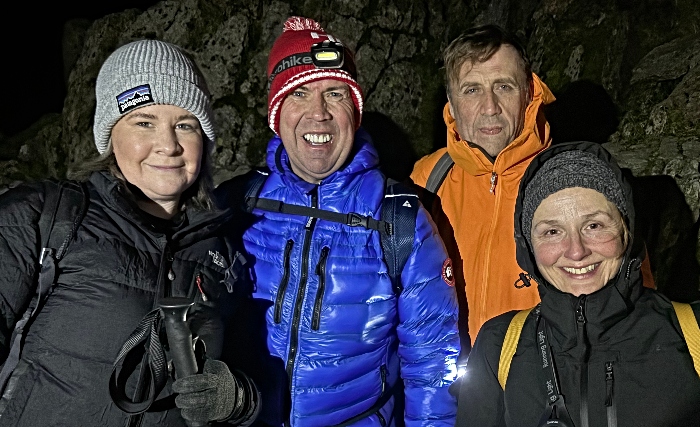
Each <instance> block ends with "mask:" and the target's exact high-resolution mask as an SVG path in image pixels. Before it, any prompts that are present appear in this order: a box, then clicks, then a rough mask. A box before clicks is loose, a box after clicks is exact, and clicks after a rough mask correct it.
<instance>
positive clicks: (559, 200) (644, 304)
mask: <svg viewBox="0 0 700 427" xmlns="http://www.w3.org/2000/svg"><path fill="white" fill-rule="evenodd" d="M631 194H632V193H631V189H630V186H629V184H628V183H627V182H626V181H625V179H624V178H623V176H622V173H621V171H620V169H619V167H618V166H617V164H616V163H615V161H614V160H613V158H612V157H611V156H610V154H609V153H608V152H607V151H605V149H604V148H602V147H601V146H600V145H598V144H594V143H589V142H577V143H568V144H560V145H555V146H553V147H552V148H550V149H548V150H546V151H544V152H543V153H541V154H540V155H538V156H537V157H536V158H535V159H534V160H533V162H532V163H531V164H530V166H529V167H528V169H527V172H526V173H525V176H524V178H523V180H522V182H521V185H520V191H519V194H518V200H517V204H516V213H515V239H516V245H517V260H518V263H519V264H520V266H521V267H522V268H523V270H525V271H526V272H527V274H523V275H522V277H521V282H522V283H516V285H519V286H521V285H525V286H537V287H538V290H539V293H540V298H541V303H540V304H539V305H538V306H537V307H535V308H534V309H532V310H531V311H529V312H528V311H524V312H515V311H513V312H509V313H505V314H503V315H500V316H497V317H495V318H493V319H491V320H490V321H488V322H487V323H486V324H485V325H484V327H483V328H482V329H481V331H480V332H479V335H478V337H477V339H476V342H475V345H474V348H473V349H472V352H471V354H470V356H469V361H468V364H467V371H466V373H465V375H464V377H463V378H462V382H461V388H460V392H459V404H458V417H457V424H456V425H457V426H479V427H491V426H494V427H495V426H518V427H539V426H562V427H564V426H566V427H574V426H576V427H589V426H590V427H603V426H609V427H613V426H617V427H640V426H650V427H651V426H654V427H659V426H679V427H680V426H690V425H693V426H697V425H700V377H699V376H698V373H699V372H696V368H695V367H694V360H693V358H692V357H691V354H690V351H689V347H688V345H687V344H686V339H687V341H688V342H689V343H690V342H691V341H692V336H691V334H689V332H688V329H685V326H684V328H683V329H682V328H681V324H680V323H679V316H680V317H681V318H684V319H686V321H687V322H688V323H686V324H685V325H690V326H692V327H694V328H695V333H698V331H697V320H696V317H697V316H698V315H700V304H691V305H689V306H688V305H686V306H684V307H679V308H678V310H680V311H678V313H682V312H684V314H678V315H677V311H676V310H675V309H674V304H673V303H672V302H671V301H669V300H668V299H667V298H666V297H664V296H662V295H661V294H659V293H657V292H656V291H654V290H652V289H649V288H646V287H644V286H643V284H642V274H641V270H640V265H641V259H642V255H643V250H644V249H643V245H641V244H640V243H639V242H636V241H635V239H634V238H633V236H634V229H633V224H634V208H633V205H632V196H631ZM516 314H517V315H516ZM509 326H510V328H511V332H508V333H507V332H506V331H507V330H508V329H509ZM684 332H685V333H686V335H688V336H684ZM518 333H519V336H518ZM697 336H700V335H696V337H697ZM695 346H696V347H698V348H700V342H698V343H696V344H695ZM696 363H697V364H696V367H698V368H700V361H698V362H696Z"/></svg>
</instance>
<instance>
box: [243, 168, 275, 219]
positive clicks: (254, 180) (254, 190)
mask: <svg viewBox="0 0 700 427" xmlns="http://www.w3.org/2000/svg"><path fill="white" fill-rule="evenodd" d="M268 176H270V171H269V170H267V169H255V170H254V171H252V172H250V174H249V176H248V179H246V184H245V186H244V189H245V195H244V199H243V200H244V201H245V210H246V212H252V211H253V208H254V207H255V203H256V201H257V200H258V194H260V190H262V187H263V184H265V181H266V180H267V177H268Z"/></svg>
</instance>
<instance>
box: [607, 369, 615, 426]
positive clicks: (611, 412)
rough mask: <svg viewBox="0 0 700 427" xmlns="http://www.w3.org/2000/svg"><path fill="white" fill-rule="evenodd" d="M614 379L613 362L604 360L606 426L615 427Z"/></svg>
mask: <svg viewBox="0 0 700 427" xmlns="http://www.w3.org/2000/svg"><path fill="white" fill-rule="evenodd" d="M614 381H615V376H614V375H613V362H605V406H606V407H607V412H608V427H617V411H616V410H615V399H614V396H613V385H614Z"/></svg>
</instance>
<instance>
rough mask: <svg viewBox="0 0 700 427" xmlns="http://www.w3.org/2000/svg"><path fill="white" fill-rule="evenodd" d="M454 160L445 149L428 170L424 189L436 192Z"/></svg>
mask: <svg viewBox="0 0 700 427" xmlns="http://www.w3.org/2000/svg"><path fill="white" fill-rule="evenodd" d="M454 164H455V162H454V160H452V157H450V153H448V152H447V151H445V154H443V155H442V157H440V159H439V160H438V161H437V163H436V164H435V167H434V168H433V170H432V171H430V175H429V176H428V180H427V181H426V182H425V189H426V190H428V191H430V192H431V193H437V191H438V188H440V186H441V185H442V182H443V181H444V180H445V178H446V177H447V173H448V172H449V171H450V169H452V166H454Z"/></svg>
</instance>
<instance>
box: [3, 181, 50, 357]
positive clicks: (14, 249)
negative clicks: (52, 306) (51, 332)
mask: <svg viewBox="0 0 700 427" xmlns="http://www.w3.org/2000/svg"><path fill="white" fill-rule="evenodd" d="M43 200H44V195H43V192H42V191H41V188H40V186H38V185H21V186H19V187H16V188H12V189H10V190H8V191H7V192H5V193H3V194H2V195H0V316H2V317H0V361H2V362H4V361H5V358H6V357H7V353H8V351H9V345H10V340H11V337H12V331H13V329H14V325H15V323H16V321H17V320H19V317H21V316H22V314H23V313H24V311H25V310H26V308H27V306H28V305H29V302H30V301H31V299H32V296H33V295H34V293H35V289H36V279H37V275H38V265H39V259H38V258H39V250H40V248H39V246H41V243H40V239H39V225H38V223H39V216H40V215H41V207H42V206H43Z"/></svg>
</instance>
